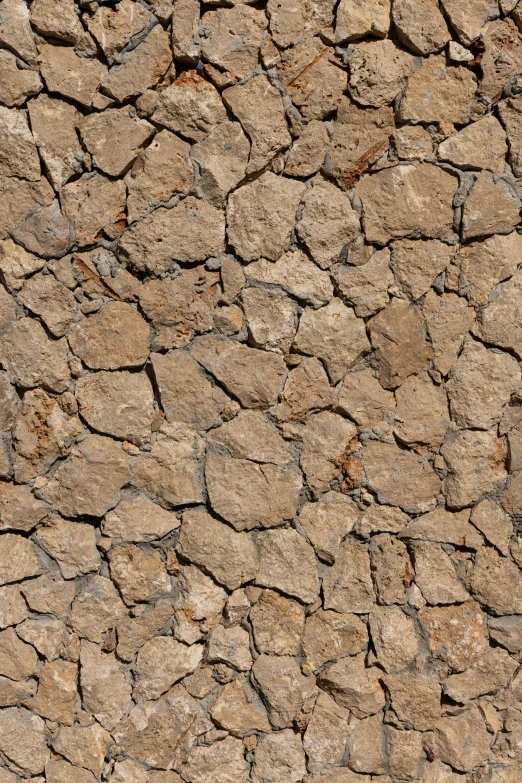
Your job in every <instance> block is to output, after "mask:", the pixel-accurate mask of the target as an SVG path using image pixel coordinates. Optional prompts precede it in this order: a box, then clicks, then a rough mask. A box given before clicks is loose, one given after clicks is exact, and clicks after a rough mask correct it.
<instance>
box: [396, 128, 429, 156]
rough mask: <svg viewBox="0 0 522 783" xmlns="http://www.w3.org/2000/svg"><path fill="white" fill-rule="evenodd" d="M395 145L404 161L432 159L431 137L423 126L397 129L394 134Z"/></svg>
mask: <svg viewBox="0 0 522 783" xmlns="http://www.w3.org/2000/svg"><path fill="white" fill-rule="evenodd" d="M393 143H394V146H395V150H396V152H397V155H398V156H399V158H401V159H403V160H426V159H430V158H431V157H432V150H433V143H432V140H431V136H430V134H429V133H428V131H427V130H425V129H424V128H423V127H422V126H421V125H403V127H402V128H397V130H396V131H395V133H394V134H393Z"/></svg>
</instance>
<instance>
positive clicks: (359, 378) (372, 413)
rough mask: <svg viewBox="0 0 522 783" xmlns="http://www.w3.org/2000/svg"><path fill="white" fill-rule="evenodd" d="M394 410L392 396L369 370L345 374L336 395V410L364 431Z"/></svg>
mask: <svg viewBox="0 0 522 783" xmlns="http://www.w3.org/2000/svg"><path fill="white" fill-rule="evenodd" d="M394 408H395V400H394V397H393V394H392V393H391V392H388V391H385V390H384V389H383V388H382V386H381V385H380V383H379V382H378V381H377V379H376V378H375V377H374V375H373V373H372V371H371V370H369V369H365V370H360V371H358V372H352V373H347V375H346V376H345V378H344V381H343V384H342V386H341V388H340V389H339V392H338V394H337V400H336V409H337V410H338V411H339V412H340V413H342V414H344V415H345V416H350V418H352V419H353V420H354V421H356V422H357V424H359V425H360V426H361V427H364V428H365V429H371V428H372V427H374V426H375V425H377V424H379V422H381V421H382V419H384V418H385V417H386V416H388V415H389V414H390V413H392V411H393V409H394Z"/></svg>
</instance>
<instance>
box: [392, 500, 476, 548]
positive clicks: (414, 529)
mask: <svg viewBox="0 0 522 783" xmlns="http://www.w3.org/2000/svg"><path fill="white" fill-rule="evenodd" d="M468 520H469V509H468V510H464V511H455V512H450V511H446V509H445V508H442V507H439V508H436V509H435V510H434V511H430V512H429V514H423V515H422V516H420V517H416V518H415V519H413V520H412V521H411V522H409V523H408V524H406V525H405V526H403V527H402V529H401V531H400V536H401V538H411V539H413V540H424V541H435V542H441V543H448V544H455V545H456V546H465V547H468V548H470V549H478V548H479V547H480V546H482V543H483V541H482V537H481V536H480V535H478V533H477V532H476V530H474V529H473V526H472V525H470V524H469V522H468Z"/></svg>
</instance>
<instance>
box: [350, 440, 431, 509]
mask: <svg viewBox="0 0 522 783" xmlns="http://www.w3.org/2000/svg"><path fill="white" fill-rule="evenodd" d="M363 467H364V470H365V472H366V477H367V480H368V483H369V485H370V486H371V487H372V488H373V489H374V490H375V491H376V492H377V493H378V495H379V498H382V502H386V501H387V502H388V503H391V504H392V505H397V506H400V507H401V508H403V509H404V510H408V511H411V512H419V511H428V510H429V508H430V506H432V505H434V502H435V500H436V497H437V495H438V493H439V491H440V481H439V478H438V477H437V475H436V474H435V472H434V471H433V470H432V468H431V467H430V466H429V464H428V463H427V462H426V461H424V460H423V459H422V457H420V456H418V455H414V454H412V453H411V452H407V451H403V450H401V449H399V448H397V446H395V445H393V444H391V443H379V442H377V441H374V440H371V441H368V443H367V444H366V446H365V449H364V455H363Z"/></svg>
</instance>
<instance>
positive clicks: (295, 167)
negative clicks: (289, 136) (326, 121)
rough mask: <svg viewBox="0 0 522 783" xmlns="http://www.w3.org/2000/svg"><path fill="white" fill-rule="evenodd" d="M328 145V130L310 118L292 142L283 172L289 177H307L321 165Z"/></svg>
mask: <svg viewBox="0 0 522 783" xmlns="http://www.w3.org/2000/svg"><path fill="white" fill-rule="evenodd" d="M329 146H330V138H329V136H328V132H327V130H326V128H325V126H324V125H323V123H322V122H320V121H319V120H312V121H311V122H309V123H308V125H306V126H305V128H304V130H303V132H302V134H301V135H300V136H299V138H298V139H297V140H296V141H295V142H294V144H293V146H292V149H291V150H290V154H289V155H288V158H287V159H286V164H285V174H286V175H287V176H289V177H309V176H311V175H312V174H315V173H316V171H318V170H319V169H320V168H321V166H322V165H323V162H324V158H325V155H326V153H327V151H328V148H329Z"/></svg>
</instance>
